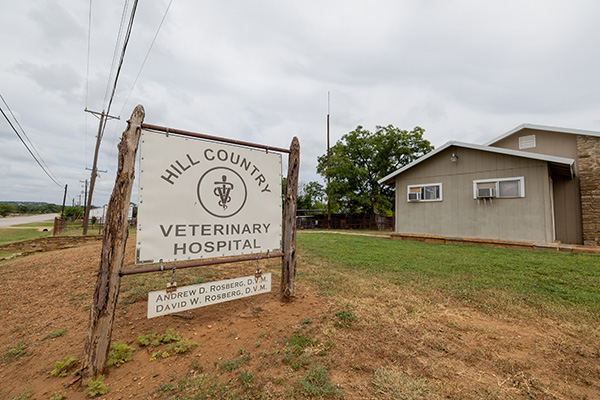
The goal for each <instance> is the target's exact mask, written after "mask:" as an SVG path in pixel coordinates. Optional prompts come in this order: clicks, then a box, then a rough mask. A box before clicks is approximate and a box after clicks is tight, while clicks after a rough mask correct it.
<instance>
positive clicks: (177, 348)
mask: <svg viewBox="0 0 600 400" xmlns="http://www.w3.org/2000/svg"><path fill="white" fill-rule="evenodd" d="M198 346H200V344H199V343H197V342H190V341H189V340H188V339H179V340H178V341H177V342H175V343H171V344H170V345H169V346H168V347H167V350H169V351H174V352H175V354H182V353H185V352H188V351H191V350H193V349H195V348H196V347H198Z"/></svg>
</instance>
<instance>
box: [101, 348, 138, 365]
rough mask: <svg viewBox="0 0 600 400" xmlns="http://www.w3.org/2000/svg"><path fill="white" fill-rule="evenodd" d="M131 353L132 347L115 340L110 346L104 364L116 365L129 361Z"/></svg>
mask: <svg viewBox="0 0 600 400" xmlns="http://www.w3.org/2000/svg"><path fill="white" fill-rule="evenodd" d="M132 354H133V347H129V346H127V345H126V344H125V343H121V342H115V343H113V344H111V346H110V352H109V353H108V359H107V360H106V365H108V366H111V365H116V366H117V367H118V366H119V365H121V364H125V363H126V362H127V361H131V359H132V356H131V355H132Z"/></svg>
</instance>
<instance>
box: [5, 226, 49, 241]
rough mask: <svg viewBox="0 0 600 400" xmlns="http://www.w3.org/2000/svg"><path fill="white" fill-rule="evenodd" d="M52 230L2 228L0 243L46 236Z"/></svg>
mask: <svg viewBox="0 0 600 400" xmlns="http://www.w3.org/2000/svg"><path fill="white" fill-rule="evenodd" d="M51 233H52V232H50V231H47V232H43V231H42V232H40V231H38V230H37V229H28V228H25V229H11V228H6V229H0V244H7V243H11V242H20V241H22V240H30V239H37V238H40V237H44V236H49V235H50V234H51Z"/></svg>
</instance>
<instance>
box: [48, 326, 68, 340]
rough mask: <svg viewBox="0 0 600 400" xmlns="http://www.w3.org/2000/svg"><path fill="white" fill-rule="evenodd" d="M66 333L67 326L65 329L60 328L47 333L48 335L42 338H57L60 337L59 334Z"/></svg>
mask: <svg viewBox="0 0 600 400" xmlns="http://www.w3.org/2000/svg"><path fill="white" fill-rule="evenodd" d="M65 333H67V329H66V328H65V329H59V330H57V331H54V332H50V333H49V334H47V335H46V336H44V337H43V338H42V340H46V339H54V338H57V337H59V336H62V335H64V334H65Z"/></svg>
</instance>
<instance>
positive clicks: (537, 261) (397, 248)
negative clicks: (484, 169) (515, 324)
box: [298, 232, 600, 319]
mask: <svg viewBox="0 0 600 400" xmlns="http://www.w3.org/2000/svg"><path fill="white" fill-rule="evenodd" d="M298 247H299V250H300V252H301V255H302V257H303V259H305V260H306V262H309V263H310V262H311V259H314V258H317V259H321V260H324V261H325V262H326V263H327V265H328V266H329V267H330V268H334V269H335V270H337V271H348V272H353V273H355V272H358V273H359V274H360V275H363V274H364V275H365V276H367V277H369V276H373V277H378V278H381V279H384V280H386V281H388V282H390V283H392V284H395V285H399V286H404V287H410V288H414V290H418V291H421V292H424V293H427V294H438V295H439V296H442V297H448V298H451V299H453V300H457V301H459V302H463V303H465V304H469V305H470V306H475V307H477V308H479V309H482V310H484V311H487V312H489V313H490V314H503V315H508V316H516V315H517V314H519V315H521V314H522V313H523V312H527V313H530V314H531V315H533V316H561V317H564V318H575V319H577V318H581V317H590V318H593V319H597V318H599V317H600V256H597V255H589V254H574V253H556V252H549V251H532V250H513V249H499V248H490V247H480V246H467V245H449V244H437V243H422V242H409V241H399V240H386V239H380V238H372V237H366V236H351V235H339V234H327V233H322V234H321V233H310V234H308V233H306V234H303V233H302V232H300V233H299V234H298ZM324 273H326V272H324Z"/></svg>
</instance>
